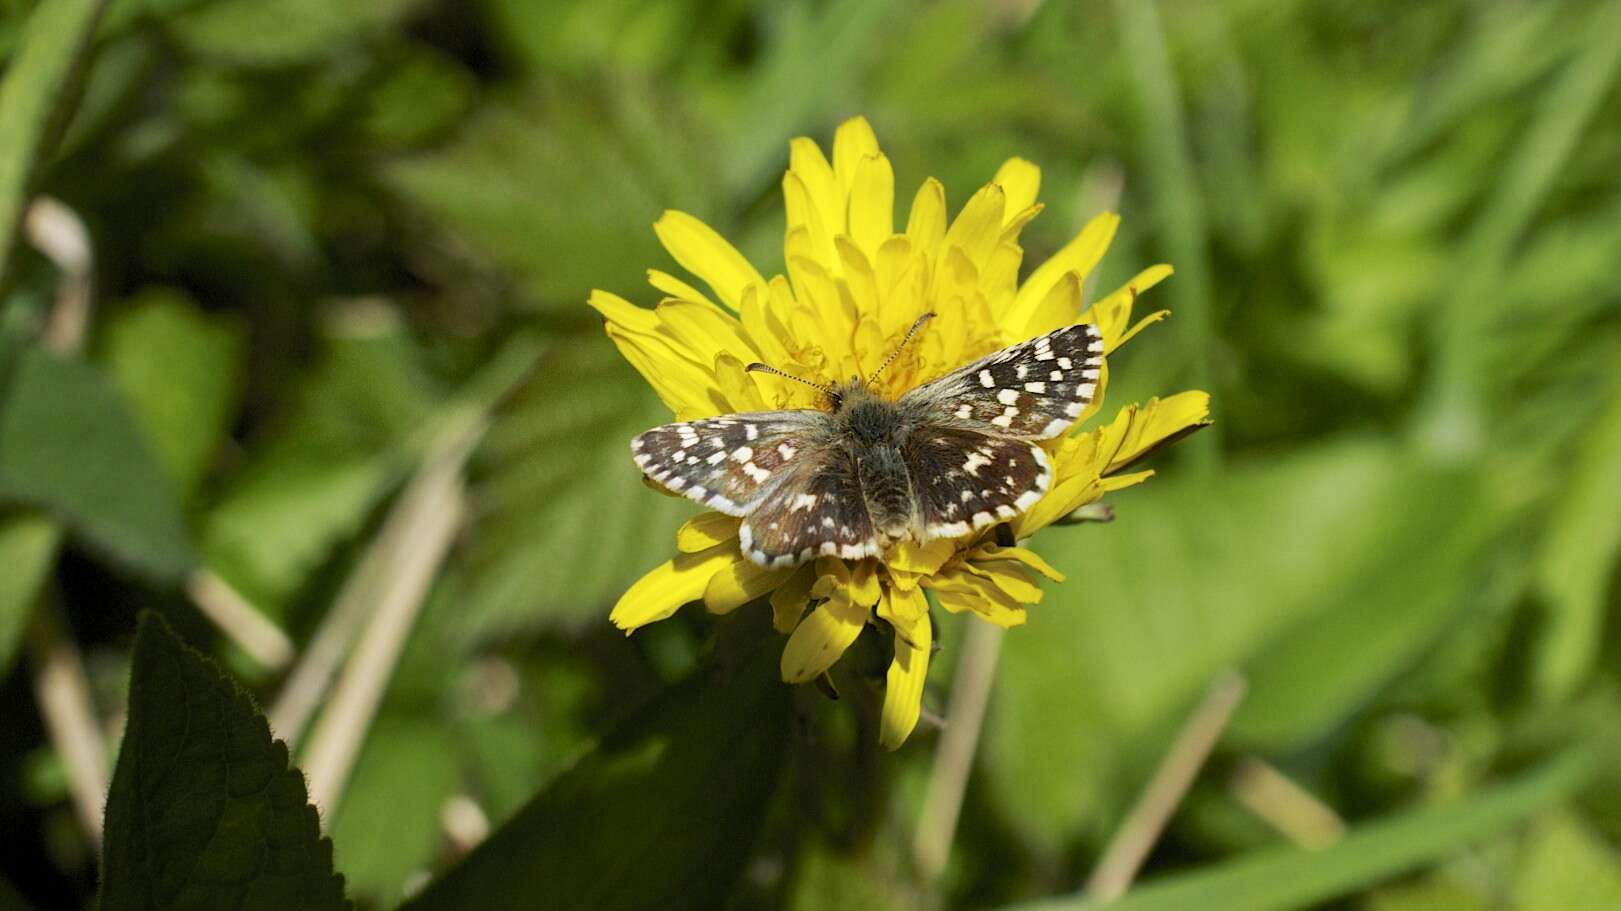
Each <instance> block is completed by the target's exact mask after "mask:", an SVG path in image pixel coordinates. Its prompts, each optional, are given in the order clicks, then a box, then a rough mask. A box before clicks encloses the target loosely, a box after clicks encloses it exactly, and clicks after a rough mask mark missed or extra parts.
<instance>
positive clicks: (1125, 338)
mask: <svg viewBox="0 0 1621 911" xmlns="http://www.w3.org/2000/svg"><path fill="white" fill-rule="evenodd" d="M1170 315H1171V311H1169V310H1155V311H1154V312H1153V313H1150V314H1148V315H1147V316H1145V317H1143V318H1142V319H1140V320H1138V321H1137V322H1135V323H1132V324H1131V328H1130V329H1127V330H1126V331H1125V332H1123V333H1121V335H1120V337H1119V338H1117V339H1115V340H1114V343H1113V344H1110V343H1109V342H1108V341H1105V342H1104V343H1103V344H1104V348H1103V350H1104V353H1105V354H1113V353H1114V349H1116V348H1119V347H1120V346H1121V345H1124V344H1125V343H1127V342H1129V341H1131V340H1132V339H1133V338H1135V337H1136V335H1137V333H1139V332H1141V331H1143V330H1144V329H1147V328H1148V327H1149V326H1152V325H1153V324H1155V323H1157V322H1159V321H1160V320H1162V319H1164V318H1165V317H1167V316H1170Z"/></svg>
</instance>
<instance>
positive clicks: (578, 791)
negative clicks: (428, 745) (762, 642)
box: [402, 648, 791, 911]
mask: <svg viewBox="0 0 1621 911" xmlns="http://www.w3.org/2000/svg"><path fill="white" fill-rule="evenodd" d="M734 671H735V673H722V672H719V671H716V670H705V671H700V672H698V673H696V674H694V675H693V676H692V677H690V678H689V679H688V680H686V681H685V682H683V683H680V684H678V685H676V686H674V687H671V688H670V689H669V690H667V691H666V692H665V693H664V694H663V695H661V696H660V697H659V698H658V699H656V700H654V701H653V702H652V703H651V704H649V705H646V706H644V707H643V708H642V709H641V710H640V711H637V712H636V713H634V714H633V715H631V716H630V717H629V718H627V719H626V720H625V721H624V722H623V723H621V724H620V725H619V726H618V727H616V728H615V729H614V730H613V732H612V733H610V734H609V735H607V736H606V737H604V738H603V739H602V741H601V742H600V743H599V744H598V745H597V746H596V748H595V749H594V750H592V751H591V752H589V753H587V754H585V755H584V756H582V757H581V758H580V760H579V762H578V764H576V765H575V766H574V767H573V768H572V769H570V770H569V771H568V772H565V773H564V774H563V775H562V776H561V777H560V778H558V779H557V780H556V781H554V782H552V783H551V784H550V785H549V786H548V787H547V788H546V789H545V790H544V791H542V792H541V793H540V794H539V795H538V796H536V797H535V799H534V800H532V801H531V802H530V803H529V804H528V805H527V806H525V807H524V808H523V809H522V810H520V811H518V814H517V815H516V816H515V817H514V818H513V819H512V820H511V821H510V822H508V823H507V824H506V825H504V826H502V827H501V828H500V829H498V830H497V831H496V832H495V834H493V835H492V836H490V838H489V839H488V840H487V841H485V842H484V843H483V844H481V845H479V847H478V848H477V849H475V850H474V851H473V853H471V854H470V855H468V856H467V858H466V859H464V860H463V861H462V862H461V863H460V864H459V865H457V866H456V867H453V868H452V869H451V870H450V871H449V872H448V873H447V874H445V876H444V877H443V878H442V879H440V880H438V881H437V882H434V883H432V884H430V885H429V886H428V888H427V890H426V891H424V892H423V893H422V894H421V895H420V896H418V897H417V898H416V899H414V900H412V901H410V902H407V903H406V904H405V906H404V909H402V911H441V909H445V911H451V909H454V911H461V909H464V908H479V909H481V911H509V909H510V911H518V909H525V911H527V909H530V908H594V909H598V911H612V909H642V908H659V909H663V911H680V909H687V908H691V909H708V908H715V907H719V906H721V905H722V904H723V899H724V897H725V896H726V895H728V894H729V893H730V890H731V888H732V886H733V884H734V883H735V882H736V880H737V878H738V876H739V875H740V874H741V873H742V869H743V864H744V862H745V861H746V860H747V859H748V856H749V853H750V850H751V848H752V846H753V843H754V839H755V837H756V836H757V835H758V833H759V829H760V826H761V824H762V823H763V821H764V819H765V810H766V805H767V803H768V801H769V799H770V796H771V794H772V793H773V791H775V789H776V787H777V783H778V777H779V774H780V773H781V771H782V764H783V759H784V756H785V753H786V737H787V734H788V729H789V724H788V722H789V719H790V717H791V712H790V710H789V700H788V692H789V690H788V687H786V686H784V685H783V684H782V682H781V680H780V679H778V674H777V655H776V654H775V650H774V649H770V648H760V649H758V650H757V654H756V655H755V656H754V658H753V659H752V660H751V661H750V663H749V664H748V665H747V666H746V667H744V668H741V669H734Z"/></svg>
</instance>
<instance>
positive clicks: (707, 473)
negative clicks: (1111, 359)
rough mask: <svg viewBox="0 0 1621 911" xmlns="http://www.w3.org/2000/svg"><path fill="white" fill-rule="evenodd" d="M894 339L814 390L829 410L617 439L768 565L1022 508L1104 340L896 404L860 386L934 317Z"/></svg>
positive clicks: (934, 387)
mask: <svg viewBox="0 0 1621 911" xmlns="http://www.w3.org/2000/svg"><path fill="white" fill-rule="evenodd" d="M932 316H933V314H925V315H924V316H923V317H922V318H920V319H919V320H918V321H917V322H916V323H915V324H914V325H913V326H912V328H911V330H910V331H908V332H907V334H906V338H905V339H903V340H902V342H901V344H900V346H898V347H897V348H896V349H895V351H894V352H892V353H891V354H890V355H889V357H888V359H886V360H885V361H884V364H883V366H881V367H879V368H878V371H877V372H875V373H874V374H873V376H872V377H871V378H869V379H868V380H867V381H865V382H863V381H861V380H860V379H859V378H856V379H852V380H850V381H849V382H846V383H841V384H838V385H836V386H822V385H820V384H817V383H813V382H811V381H809V380H804V379H801V378H799V377H795V376H792V375H790V374H787V373H784V372H782V371H780V370H777V369H775V368H772V367H769V366H766V365H764V364H758V363H756V364H750V365H749V367H748V369H749V370H754V371H764V372H768V373H774V374H777V375H779V376H783V377H786V378H788V379H791V380H795V381H797V382H802V383H805V384H807V385H810V386H814V387H816V388H817V389H820V390H821V391H822V392H823V393H824V394H826V396H827V401H828V406H829V407H828V409H827V410H822V409H799V410H791V411H757V412H745V413H740V414H729V415H723V416H721V417H715V418H706V419H704V420H698V421H682V422H680V423H675V424H665V425H664V426H662V427H655V428H653V429H652V430H649V431H647V432H645V433H642V434H640V435H638V436H637V437H636V438H635V439H634V440H632V441H631V444H630V449H631V457H632V458H633V459H634V460H635V462H636V465H637V467H638V468H640V469H641V470H642V472H643V473H644V474H645V475H647V476H648V477H649V478H651V479H652V480H653V481H654V482H656V483H658V484H660V485H662V486H664V487H665V488H667V489H669V490H671V491H674V492H676V493H678V494H681V495H682V496H685V497H687V498H688V499H691V500H695V501H697V502H699V503H702V504H703V505H704V506H707V507H709V508H710V509H714V510H717V511H719V512H722V513H725V514H726V515H729V516H737V517H739V518H741V519H742V520H743V522H742V523H741V525H740V526H739V528H738V542H739V545H740V548H741V550H742V552H743V554H744V555H745V556H747V557H748V558H749V559H750V560H751V561H753V562H754V563H756V564H758V565H760V566H763V567H766V568H768V569H774V568H778V567H787V566H797V565H799V564H801V563H804V562H805V561H807V560H810V559H813V558H814V557H817V556H822V555H829V556H835V557H840V558H842V559H845V560H858V559H861V558H863V557H871V556H878V555H880V554H883V553H886V552H887V551H888V549H889V548H890V546H892V545H893V544H895V543H896V542H898V541H901V540H904V539H908V538H909V539H911V540H914V541H917V542H919V543H922V542H927V541H931V540H935V539H939V538H955V537H958V536H961V535H966V534H968V533H970V532H974V531H979V530H980V529H983V528H986V527H989V526H991V525H993V524H996V523H998V522H1005V521H1007V520H1008V519H1012V518H1014V517H1016V516H1018V515H1019V514H1020V513H1022V512H1024V511H1025V510H1027V509H1029V508H1030V507H1031V506H1033V505H1035V504H1036V502H1037V501H1039V500H1040V499H1041V498H1042V496H1043V495H1045V494H1046V492H1047V490H1048V488H1049V487H1050V486H1051V485H1052V480H1053V468H1052V463H1051V461H1050V460H1049V459H1048V457H1047V453H1046V452H1045V451H1043V450H1042V448H1041V447H1040V446H1038V445H1036V444H1037V442H1038V441H1041V440H1048V439H1052V438H1053V437H1056V436H1058V435H1059V434H1061V433H1063V432H1064V431H1065V430H1067V429H1068V428H1069V427H1070V425H1072V424H1074V423H1075V420H1076V419H1077V418H1078V417H1080V415H1081V412H1082V411H1084V410H1085V409H1086V406H1087V405H1089V404H1091V402H1092V400H1093V398H1095V396H1096V394H1097V388H1098V382H1099V377H1100V376H1101V373H1102V367H1103V338H1102V336H1101V335H1099V334H1098V330H1097V327H1096V326H1093V325H1091V324H1089V323H1077V324H1075V325H1072V326H1066V327H1064V328H1062V329H1059V330H1056V331H1054V332H1049V333H1047V334H1046V335H1041V336H1037V337H1036V338H1033V339H1030V340H1028V341H1024V342H1020V343H1019V344H1016V345H1012V346H1010V347H1007V348H1003V349H1002V350H1000V351H996V352H994V353H992V354H988V355H986V356H985V357H983V358H980V359H979V360H977V361H974V362H973V363H971V364H968V365H966V366H963V367H959V368H958V369H956V370H953V371H952V372H950V373H948V374H946V375H945V376H943V377H940V378H939V379H936V380H933V381H931V382H927V383H924V384H922V385H920V386H917V387H915V388H913V389H912V390H910V391H908V392H906V393H904V394H903V395H901V396H900V397H899V398H896V399H894V400H889V399H885V398H884V397H882V396H880V395H878V394H877V393H876V392H874V391H873V389H872V384H873V381H874V380H876V379H877V378H878V376H880V375H881V374H882V372H883V370H884V368H885V367H887V366H889V364H890V362H892V361H893V360H894V359H895V356H896V355H897V354H899V353H900V351H901V349H902V348H904V346H905V345H906V343H907V341H910V340H911V338H912V336H913V335H915V334H916V333H917V332H918V330H919V329H921V328H922V327H923V325H924V324H925V323H926V322H927V321H928V320H929V318H930V317H932Z"/></svg>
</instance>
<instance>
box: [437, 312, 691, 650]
mask: <svg viewBox="0 0 1621 911" xmlns="http://www.w3.org/2000/svg"><path fill="white" fill-rule="evenodd" d="M669 419H670V417H669V412H668V411H667V410H666V409H665V408H664V407H663V406H662V405H661V404H660V403H659V401H658V399H657V398H656V397H655V396H654V395H653V394H652V393H651V392H650V391H649V390H648V389H647V387H646V385H645V384H644V383H643V382H642V380H641V378H640V377H638V376H637V375H636V373H635V371H633V370H632V369H631V368H630V367H629V366H627V365H626V364H625V363H624V362H623V360H621V359H620V357H619V355H618V353H617V352H615V351H614V350H613V346H612V345H610V344H608V343H607V340H606V339H603V338H601V337H600V336H598V335H597V333H595V332H592V333H590V334H589V335H587V336H586V337H585V338H575V339H572V340H564V341H561V342H559V344H557V345H556V346H555V348H554V349H553V352H552V354H551V355H550V356H549V357H548V358H547V359H546V360H545V361H543V362H542V364H541V367H540V368H539V369H538V370H537V371H536V374H535V376H534V377H533V378H532V379H531V380H530V381H529V383H528V385H527V386H526V387H525V388H524V389H523V390H522V391H521V392H519V393H518V395H517V396H516V397H515V398H514V400H513V402H512V403H511V405H510V406H509V407H508V408H507V409H506V410H504V411H503V412H502V413H500V414H498V415H497V417H496V421H495V424H494V425H493V426H492V427H491V429H490V432H489V434H488V435H487V436H486V437H485V440H484V447H483V451H482V463H483V465H482V468H483V470H482V471H481V472H480V473H479V475H478V476H477V478H476V479H475V482H474V487H473V497H474V500H475V502H476V504H477V510H478V514H479V515H480V517H481V518H480V524H479V531H478V534H477V535H476V536H474V537H473V539H472V540H471V541H470V542H469V549H468V553H467V559H468V564H467V565H468V567H469V591H468V601H467V604H466V605H465V606H464V607H463V609H462V611H461V615H460V623H461V625H462V630H463V632H464V633H465V634H466V636H467V637H468V638H469V639H484V638H492V637H500V636H504V635H511V634H513V633H518V632H523V631H532V630H535V629H540V628H546V627H557V626H575V625H578V624H581V623H583V622H586V621H589V620H592V619H598V620H600V618H601V617H603V616H606V612H607V608H608V605H609V602H610V601H611V599H612V598H614V597H616V596H617V595H618V594H619V593H620V592H622V591H623V590H624V589H625V587H626V586H627V585H629V584H630V583H631V582H633V581H635V580H636V578H637V577H638V576H639V575H641V574H642V573H644V572H646V571H647V570H650V569H652V568H653V567H654V566H657V565H658V564H659V563H660V562H662V561H663V560H665V559H667V558H668V557H669V556H670V555H673V554H674V549H675V530H676V528H677V527H678V526H679V525H680V523H681V522H682V521H684V520H685V519H686V518H687V517H688V516H690V515H692V514H693V512H694V511H695V510H694V509H693V508H692V507H691V505H690V504H689V503H687V502H686V501H684V500H681V499H676V498H672V497H666V496H661V495H660V494H657V493H655V492H653V491H651V490H649V489H648V488H647V487H646V486H645V485H644V484H642V483H641V476H640V474H639V473H638V472H637V470H636V466H635V465H634V464H633V463H632V462H631V460H630V457H629V455H628V454H627V453H628V452H629V450H628V448H627V447H628V446H629V442H628V441H629V440H630V438H631V437H633V436H635V435H636V434H637V433H640V432H641V431H643V430H646V429H647V428H649V427H653V426H655V425H658V424H661V423H664V422H666V421H668V420H669Z"/></svg>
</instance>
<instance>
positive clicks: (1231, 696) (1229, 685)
mask: <svg viewBox="0 0 1621 911" xmlns="http://www.w3.org/2000/svg"><path fill="white" fill-rule="evenodd" d="M1247 688H1248V684H1247V683H1246V681H1245V680H1244V676H1243V675H1242V674H1239V673H1238V672H1236V671H1229V672H1227V673H1225V674H1222V675H1221V676H1219V677H1217V678H1216V680H1215V681H1214V682H1213V683H1211V684H1210V688H1209V689H1208V690H1206V691H1205V695H1204V699H1202V700H1201V701H1200V702H1199V706H1198V708H1196V709H1194V711H1193V714H1192V715H1191V716H1190V717H1189V718H1188V720H1187V722H1186V723H1185V724H1183V725H1182V730H1181V731H1180V732H1178V733H1177V735H1176V740H1175V741H1173V742H1172V743H1171V747H1170V749H1169V750H1167V751H1166V753H1165V756H1164V758H1162V759H1161V760H1160V763H1159V767H1158V768H1156V769H1155V770H1154V775H1153V777H1152V778H1150V779H1149V781H1148V785H1147V787H1145V788H1144V789H1143V793H1142V795H1141V796H1139V797H1138V798H1137V803H1136V804H1135V805H1133V806H1132V808H1131V811H1130V812H1129V813H1127V814H1126V818H1125V821H1124V822H1122V823H1121V824H1120V829H1119V830H1118V831H1116V832H1115V834H1114V838H1112V839H1110V840H1109V844H1108V846H1107V847H1106V848H1105V849H1104V851H1103V857H1102V859H1100V860H1099V861H1098V865H1097V867H1096V868H1095V869H1094V870H1093V871H1092V876H1091V877H1090V878H1089V879H1088V880H1087V881H1086V888H1085V894H1086V897H1087V898H1088V899H1090V900H1092V901H1095V902H1098V903H1100V904H1107V903H1109V902H1112V901H1114V900H1115V899H1117V898H1119V897H1120V896H1122V895H1124V894H1125V892H1126V889H1127V888H1129V887H1130V886H1131V882H1132V880H1134V879H1136V878H1137V871H1138V870H1139V869H1141V868H1142V865H1143V861H1144V860H1146V859H1147V858H1148V852H1149V851H1150V850H1151V849H1152V848H1153V847H1154V843H1155V842H1157V841H1159V836H1160V833H1161V832H1163V831H1164V830H1165V824H1166V823H1168V822H1169V821H1170V819H1171V815H1172V814H1173V813H1175V812H1176V808H1177V806H1178V805H1180V804H1181V803H1182V798H1183V797H1184V796H1185V795H1186V794H1187V792H1188V787H1189V786H1190V785H1192V784H1193V780H1194V778H1196V777H1197V776H1198V774H1199V769H1201V768H1202V767H1203V766H1204V763H1205V759H1206V758H1208V757H1209V756H1210V751H1211V750H1212V749H1213V748H1214V747H1215V745H1216V742H1217V741H1218V740H1220V739H1221V733H1222V731H1224V730H1225V729H1226V728H1227V722H1228V721H1230V720H1231V719H1232V717H1233V711H1234V710H1235V709H1237V708H1238V703H1239V702H1240V701H1241V700H1242V699H1243V698H1244V691H1245V690H1246V689H1247Z"/></svg>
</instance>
